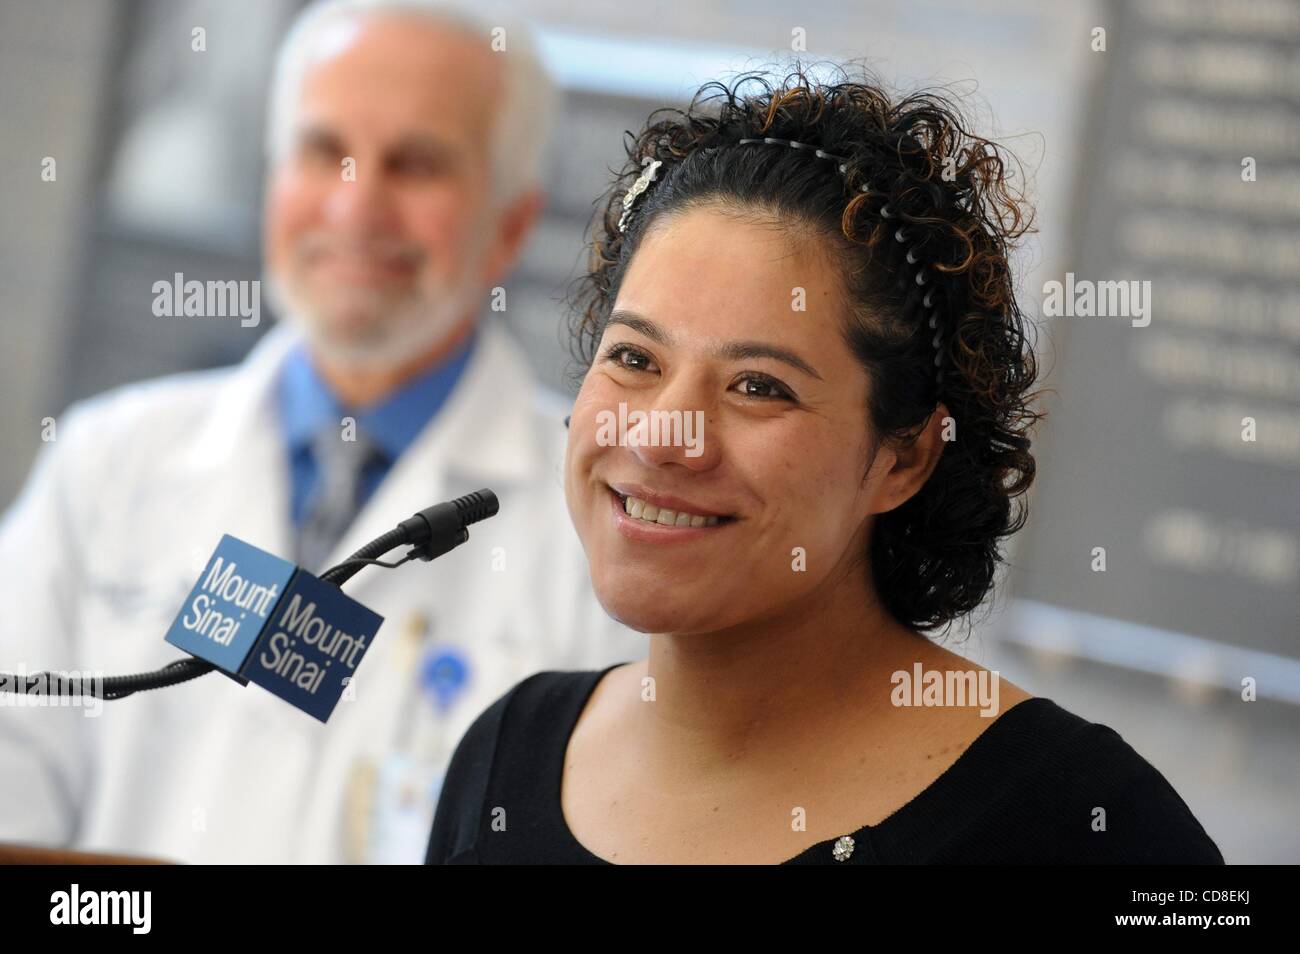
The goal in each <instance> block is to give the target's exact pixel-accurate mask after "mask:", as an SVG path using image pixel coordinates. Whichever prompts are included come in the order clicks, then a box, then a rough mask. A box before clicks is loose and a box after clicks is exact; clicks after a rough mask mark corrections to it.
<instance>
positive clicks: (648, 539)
mask: <svg viewBox="0 0 1300 954" xmlns="http://www.w3.org/2000/svg"><path fill="white" fill-rule="evenodd" d="M607 489H608V491H609V499H610V506H611V508H612V509H613V513H614V528H615V529H616V530H617V531H618V532H619V533H620V534H622V535H623V536H624V537H626V538H627V539H629V540H636V541H638V542H644V543H675V542H679V541H681V542H684V541H687V540H693V539H696V538H698V537H702V536H708V535H710V534H715V533H717V532H719V531H720V530H723V529H725V528H726V527H728V526H730V525H731V524H732V523H734V522H735V520H734V518H732V517H726V516H722V517H719V516H717V515H711V516H710V517H709V519H710V520H712V521H714V522H713V523H709V522H708V520H705V521H704V523H703V525H700V523H699V521H695V525H682V526H678V525H677V522H676V519H677V513H676V512H674V513H673V525H672V526H669V525H667V524H664V523H659V522H658V520H659V518H660V516H661V514H662V511H663V509H665V508H655V509H656V511H658V512H656V519H655V521H654V522H652V521H650V520H645V519H642V517H634V516H632V515H631V514H630V513H628V511H627V508H628V504H627V499H628V498H625V497H624V496H623V495H622V494H620V493H619V492H618V491H616V490H614V488H612V487H610V488H607ZM633 509H634V510H635V509H636V506H635V504H634V505H633ZM695 516H697V517H701V518H702V515H699V514H696V515H695Z"/></svg>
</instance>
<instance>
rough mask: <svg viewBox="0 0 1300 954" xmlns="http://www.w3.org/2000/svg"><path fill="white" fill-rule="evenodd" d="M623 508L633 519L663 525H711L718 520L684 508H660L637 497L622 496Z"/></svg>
mask: <svg viewBox="0 0 1300 954" xmlns="http://www.w3.org/2000/svg"><path fill="white" fill-rule="evenodd" d="M623 509H624V510H625V511H627V515H628V516H629V517H632V518H633V519H635V520H645V521H646V522H648V523H659V524H663V525H664V526H665V527H712V526H713V525H714V524H716V523H717V522H718V518H717V517H705V516H701V515H700V514H697V513H686V512H685V511H684V510H667V509H661V508H659V507H656V506H655V505H654V504H650V503H646V502H645V501H644V500H641V499H639V498H637V497H624V498H623Z"/></svg>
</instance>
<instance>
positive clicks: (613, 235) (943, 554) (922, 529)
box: [571, 66, 1043, 631]
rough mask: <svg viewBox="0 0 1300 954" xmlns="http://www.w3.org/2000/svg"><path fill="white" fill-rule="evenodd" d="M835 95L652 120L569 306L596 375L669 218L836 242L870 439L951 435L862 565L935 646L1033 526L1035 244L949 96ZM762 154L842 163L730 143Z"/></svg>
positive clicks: (822, 88) (840, 84) (603, 218)
mask: <svg viewBox="0 0 1300 954" xmlns="http://www.w3.org/2000/svg"><path fill="white" fill-rule="evenodd" d="M834 79H835V81H834V82H818V81H816V80H814V79H811V78H810V77H809V75H808V71H807V70H805V69H804V68H802V67H799V66H795V67H793V68H792V70H791V71H790V72H789V73H788V75H786V76H784V78H782V79H779V80H775V81H774V80H773V79H772V78H771V76H770V74H764V73H747V74H745V75H743V76H740V77H739V78H737V79H735V80H732V81H731V82H730V84H724V83H719V82H713V83H708V84H706V85H705V86H704V87H702V88H701V89H700V91H699V92H698V93H697V94H696V95H695V97H694V98H693V99H692V101H691V104H690V105H689V106H688V107H687V108H686V109H685V110H678V109H660V110H656V111H655V112H654V113H652V114H651V116H650V118H649V120H648V122H647V124H646V126H645V128H644V129H643V130H641V132H640V133H637V134H633V133H630V132H629V133H627V134H626V137H627V138H626V148H627V162H626V164H625V165H624V166H623V168H622V170H621V171H619V172H618V173H617V174H616V175H617V177H616V179H615V181H614V182H613V183H612V185H611V187H610V189H609V191H608V192H607V193H606V194H605V195H604V196H603V197H602V198H601V199H599V200H597V208H598V215H597V218H596V221H595V223H594V227H593V235H592V242H591V259H590V264H589V268H588V270H587V274H585V275H583V276H581V277H580V278H579V279H578V280H577V285H576V292H575V294H574V295H573V298H572V305H573V321H572V328H571V330H572V335H573V339H572V340H573V345H574V352H575V356H576V357H577V358H578V360H579V361H580V363H581V365H582V368H583V369H586V368H589V367H590V365H591V363H592V361H593V358H594V351H595V348H596V346H597V345H598V344H599V341H600V338H601V335H602V334H603V332H604V327H605V323H606V321H607V319H608V316H609V314H610V311H611V309H612V307H613V304H614V300H615V298H616V296H617V295H618V289H619V284H620V282H621V280H622V277H623V274H624V272H625V270H626V268H627V266H628V263H629V261H630V260H631V257H632V255H633V254H634V253H635V251H636V248H637V245H638V243H639V241H640V239H641V237H642V236H643V235H644V234H645V231H646V229H647V228H648V227H649V225H650V223H652V222H654V221H655V220H656V219H659V218H661V217H663V216H664V215H667V214H671V213H677V212H681V211H685V210H687V209H690V208H696V207H700V206H704V205H711V206H718V205H721V206H722V207H723V208H727V209H733V210H751V211H754V210H756V211H759V212H765V213H767V214H770V215H774V216H775V217H776V218H777V219H778V220H779V221H783V222H785V223H787V224H788V225H789V226H792V227H796V228H804V229H807V228H809V227H811V228H812V230H813V233H814V234H819V235H821V236H824V237H825V238H827V239H829V240H830V241H829V243H828V251H829V252H830V253H831V254H833V255H836V256H838V257H837V259H835V260H836V261H837V263H838V264H839V265H840V269H839V272H840V274H841V275H842V277H843V282H844V291H845V293H846V298H845V300H846V301H847V302H848V303H849V308H848V309H847V311H848V314H846V321H845V328H844V334H845V340H846V342H847V344H848V346H849V347H850V349H851V350H852V351H853V353H854V354H855V355H856V356H857V357H858V358H859V359H860V360H861V362H862V364H863V366H864V367H865V369H866V371H867V375H868V379H869V381H870V382H871V385H870V388H869V394H870V397H869V402H868V403H869V406H868V408H867V414H868V420H869V422H870V426H871V427H872V429H873V431H874V432H875V435H876V437H877V441H878V442H879V441H880V440H892V441H895V442H907V441H911V440H915V438H916V436H917V435H918V434H919V432H920V431H921V430H922V429H923V427H924V425H925V424H926V422H927V421H928V419H929V418H930V416H931V413H932V412H933V411H934V410H935V408H936V405H937V403H938V402H939V401H940V400H941V401H942V402H943V403H944V405H945V406H946V407H947V409H948V413H949V414H950V415H951V417H952V422H951V423H949V427H950V428H952V429H953V430H954V431H955V440H952V441H951V442H949V443H946V444H945V447H944V452H943V453H942V454H941V455H940V459H939V462H938V464H937V466H936V468H935V470H934V472H933V473H932V474H931V475H930V478H929V479H928V480H927V482H926V483H925V485H924V486H923V487H922V488H921V490H919V491H918V492H917V493H916V494H915V495H913V496H912V497H911V498H910V499H909V500H908V501H907V502H906V503H904V504H902V505H901V506H899V507H897V508H895V509H894V510H892V511H889V512H887V513H884V514H881V515H880V516H879V517H878V518H877V520H876V522H875V525H874V527H873V530H872V534H871V541H870V544H869V547H868V549H869V553H867V554H864V557H865V558H866V560H867V562H868V563H869V566H870V572H871V574H872V577H873V582H874V584H875V589H876V591H877V592H878V594H879V596H880V599H881V600H882V602H883V603H884V605H885V607H886V609H888V611H889V612H890V613H891V614H892V615H893V616H894V617H895V618H896V619H898V620H899V621H900V622H901V623H903V624H904V625H906V626H909V627H911V628H913V629H915V630H920V631H928V630H935V629H938V628H940V627H946V626H947V625H948V624H950V623H952V622H953V621H955V620H957V619H958V618H960V617H962V616H964V615H966V614H968V613H970V612H971V611H972V610H974V609H975V608H976V607H978V606H979V605H980V603H981V602H982V601H983V600H984V598H985V596H986V595H987V594H988V592H989V590H990V589H991V588H992V586H993V583H994V574H995V571H996V569H997V564H998V563H999V562H1001V560H1002V554H1001V549H1000V542H999V541H1000V540H1001V539H1002V538H1003V537H1007V536H1010V535H1011V534H1013V533H1015V532H1017V531H1018V530H1020V529H1021V528H1022V527H1023V526H1024V523H1025V519H1026V517H1027V510H1026V506H1025V501H1024V500H1023V496H1022V495H1024V493H1025V491H1027V490H1028V488H1029V486H1030V484H1031V483H1032V482H1033V478H1034V458H1033V455H1032V454H1030V452H1029V446H1030V439H1029V431H1030V430H1031V429H1032V427H1033V425H1034V424H1035V423H1036V422H1037V421H1038V420H1039V419H1040V418H1041V417H1042V416H1043V415H1042V414H1041V413H1040V412H1037V411H1034V410H1031V407H1030V404H1031V402H1032V401H1033V399H1034V398H1035V397H1037V395H1036V394H1031V393H1029V391H1030V389H1031V387H1032V386H1033V384H1034V381H1035V379H1036V377H1037V374H1038V371H1037V366H1036V362H1035V358H1034V352H1033V347H1032V343H1031V342H1030V341H1029V340H1028V339H1027V336H1026V333H1027V331H1028V330H1029V328H1031V327H1032V326H1031V325H1030V324H1029V322H1028V321H1027V320H1026V319H1025V317H1024V316H1023V315H1022V314H1021V311H1020V308H1019V307H1018V305H1017V303H1016V298H1015V293H1014V289H1013V287H1012V285H1013V283H1012V276H1011V267H1010V262H1009V254H1010V251H1011V249H1012V247H1013V244H1014V242H1015V240H1016V239H1018V238H1020V237H1021V236H1023V235H1024V234H1026V233H1027V232H1030V231H1032V210H1031V208H1030V206H1029V203H1028V201H1027V200H1026V198H1025V196H1024V191H1023V189H1022V188H1013V187H1012V185H1011V179H1012V173H1011V172H1010V170H1009V169H1008V163H1007V160H1006V159H1005V158H1004V155H1003V152H1004V150H1003V148H1002V147H1000V146H998V145H996V144H995V143H993V142H991V141H989V140H987V139H983V138H981V137H979V136H977V135H975V134H973V133H972V132H970V131H968V130H967V129H966V128H965V126H964V125H963V119H962V117H961V115H960V113H959V111H958V109H957V107H956V106H955V105H954V104H953V102H952V101H951V100H950V99H949V98H948V97H947V96H945V95H944V94H943V93H942V92H936V91H924V92H918V93H913V94H910V95H906V96H902V97H898V98H891V96H890V94H889V93H887V92H886V91H885V90H884V89H883V88H882V87H881V86H880V85H879V84H878V83H876V82H874V81H873V80H872V79H871V77H870V75H869V74H868V73H867V72H866V71H865V69H863V70H862V71H861V74H860V75H855V76H853V77H850V75H849V73H848V71H847V68H845V67H838V68H836V75H835V77H834ZM764 137H771V138H776V139H782V140H794V141H797V142H799V143H803V144H807V145H811V146H816V147H818V148H820V149H821V150H823V151H824V152H825V153H827V154H829V155H830V156H833V157H839V159H828V158H824V157H819V156H816V155H814V154H813V153H812V150H808V149H795V148H788V147H786V146H782V145H767V144H757V145H756V144H741V142H740V141H741V140H742V139H756V138H757V139H762V138H764ZM646 157H650V158H652V159H657V160H660V161H661V162H662V163H663V165H662V166H661V167H660V168H659V169H658V172H657V175H656V179H655V181H654V182H652V183H651V184H650V186H649V188H648V189H647V190H646V192H645V193H644V194H643V195H641V196H640V197H639V198H638V199H637V201H636V204H635V205H634V206H633V208H632V210H631V213H630V215H629V217H628V219H627V221H626V229H627V230H626V232H623V231H621V230H620V229H619V220H620V218H621V217H622V215H623V212H624V209H623V204H622V200H623V196H624V194H625V193H626V192H627V190H628V188H629V187H630V186H631V184H632V183H633V181H634V180H636V178H637V177H638V176H639V175H640V174H641V172H642V169H643V164H642V160H643V159H645V158H646ZM1012 158H1014V157H1012ZM840 159H842V160H844V161H843V162H842V163H841V162H840ZM864 187H865V188H864ZM882 210H883V211H882ZM909 251H910V252H911V254H910V255H909ZM922 269H924V275H923V276H922V277H921V278H918V277H917V273H918V271H920V270H922ZM928 292H933V294H931V295H930V296H929V299H928V301H927V299H926V294H927V293H928ZM932 316H933V317H935V324H934V325H933V326H932V325H930V323H929V319H930V318H931V317H932ZM932 329H933V330H932ZM936 343H937V344H936ZM936 348H938V350H939V354H938V359H939V367H938V370H937V373H936ZM946 423H947V422H946ZM864 464H865V462H864ZM1017 498H1021V499H1017ZM1013 502H1014V503H1015V504H1016V506H1013Z"/></svg>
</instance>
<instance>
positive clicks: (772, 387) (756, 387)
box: [740, 374, 794, 401]
mask: <svg viewBox="0 0 1300 954" xmlns="http://www.w3.org/2000/svg"><path fill="white" fill-rule="evenodd" d="M740 393H741V394H743V395H745V397H752V398H779V399H782V400H786V401H789V400H792V399H793V397H794V395H792V394H791V393H790V392H789V391H788V390H786V388H785V387H783V386H782V385H780V384H778V383H777V382H776V381H774V380H773V379H772V378H767V377H762V376H757V375H752V374H751V375H749V376H748V377H745V378H741V379H740Z"/></svg>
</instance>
